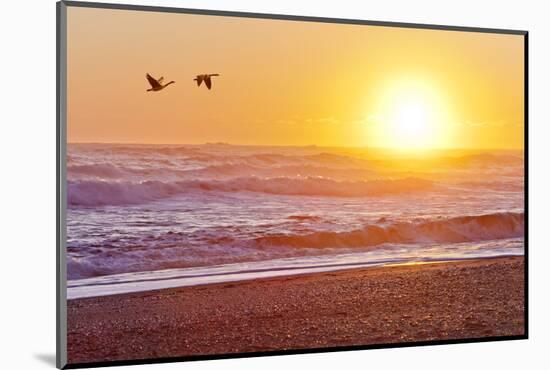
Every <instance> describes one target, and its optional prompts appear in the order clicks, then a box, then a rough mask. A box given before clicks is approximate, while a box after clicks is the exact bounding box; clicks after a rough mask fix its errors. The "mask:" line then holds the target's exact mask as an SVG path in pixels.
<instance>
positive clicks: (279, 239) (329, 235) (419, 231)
mask: <svg viewBox="0 0 550 370" xmlns="http://www.w3.org/2000/svg"><path fill="white" fill-rule="evenodd" d="M522 236H524V214H523V213H514V212H503V213H493V214H485V215H479V216H461V217H454V218H448V219H443V220H426V221H416V222H400V223H394V224H389V225H384V226H383V225H366V226H365V227H363V228H361V229H357V230H352V231H344V232H333V231H319V232H314V233H310V234H307V235H286V234H279V235H268V236H262V237H259V238H257V239H255V240H254V244H255V245H256V246H262V247H273V246H287V247H294V248H338V247H345V248H350V247H366V246H376V245H380V244H385V243H392V244H411V243H463V242H473V241H482V240H494V239H506V238H516V237H522Z"/></svg>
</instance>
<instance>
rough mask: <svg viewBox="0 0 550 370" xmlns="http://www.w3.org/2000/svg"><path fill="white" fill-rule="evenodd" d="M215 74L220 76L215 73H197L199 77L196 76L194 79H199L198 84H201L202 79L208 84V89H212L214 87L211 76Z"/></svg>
mask: <svg viewBox="0 0 550 370" xmlns="http://www.w3.org/2000/svg"><path fill="white" fill-rule="evenodd" d="M213 76H219V74H217V73H213V74H206V75H197V77H195V78H194V79H193V81H197V86H200V85H201V83H202V81H204V84H205V85H206V87H208V90H210V89H211V88H212V80H211V79H210V77H213Z"/></svg>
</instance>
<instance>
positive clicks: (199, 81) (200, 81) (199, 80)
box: [195, 75, 202, 86]
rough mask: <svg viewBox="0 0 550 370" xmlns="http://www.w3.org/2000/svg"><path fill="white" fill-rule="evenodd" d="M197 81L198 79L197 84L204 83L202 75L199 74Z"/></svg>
mask: <svg viewBox="0 0 550 370" xmlns="http://www.w3.org/2000/svg"><path fill="white" fill-rule="evenodd" d="M195 81H197V86H200V85H201V83H202V76H201V75H198V76H197V77H196V78H195Z"/></svg>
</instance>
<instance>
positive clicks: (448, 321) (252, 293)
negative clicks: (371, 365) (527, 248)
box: [68, 257, 524, 364]
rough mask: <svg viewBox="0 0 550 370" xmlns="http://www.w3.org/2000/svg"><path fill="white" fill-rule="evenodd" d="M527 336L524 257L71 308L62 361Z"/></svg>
mask: <svg viewBox="0 0 550 370" xmlns="http://www.w3.org/2000/svg"><path fill="white" fill-rule="evenodd" d="M523 334H524V263H523V257H509V258H496V259H488V260H474V261H467V262H450V263H437V264H423V265H409V266H397V267H383V268H371V269H357V270H348V271H340V272H330V273H319V274H312V275H304V276H294V277H282V278H273V279H262V280H254V281H245V282H239V283H225V284H215V285H206V286H197V287H186V288H176V289H166V290H162V291H154V292H144V293H133V294H124V295H116V296H106V297H99V298H85V299H78V300H71V301H69V303H68V354H69V356H68V357H69V363H73V364H74V363H84V362H96V361H113V360H131V359H144V358H157V357H173V356H189V355H201V354H225V353H236V352H237V353H238V352H254V351H270V350H281V349H300V348H320V347H337V346H350V345H366V344H382V343H395V342H410V341H426V340H437V339H459V338H481V337H492V336H508V335H523Z"/></svg>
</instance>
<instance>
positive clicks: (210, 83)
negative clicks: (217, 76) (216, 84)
mask: <svg viewBox="0 0 550 370" xmlns="http://www.w3.org/2000/svg"><path fill="white" fill-rule="evenodd" d="M204 83H205V84H206V87H208V90H210V88H211V87H212V80H210V76H206V77H205V78H204Z"/></svg>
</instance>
